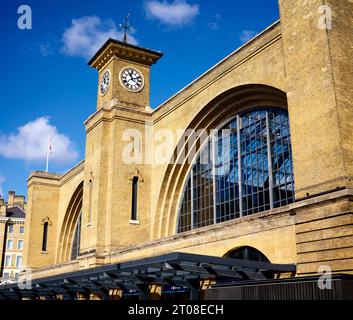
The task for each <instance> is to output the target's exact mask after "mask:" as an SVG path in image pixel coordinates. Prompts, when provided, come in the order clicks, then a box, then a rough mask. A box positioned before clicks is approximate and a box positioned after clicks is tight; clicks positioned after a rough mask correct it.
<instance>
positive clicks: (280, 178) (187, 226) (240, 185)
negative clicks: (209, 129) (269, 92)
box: [178, 108, 294, 232]
mask: <svg viewBox="0 0 353 320" xmlns="http://www.w3.org/2000/svg"><path fill="white" fill-rule="evenodd" d="M293 201H294V180H293V164H292V155H291V145H290V130H289V121H288V114H287V112H286V111H285V110H282V109H271V108H264V109H261V110H256V111H251V112H247V113H243V114H240V115H238V116H237V117H235V118H233V119H232V120H231V121H229V122H228V123H227V124H226V125H224V126H223V127H222V128H221V129H219V130H218V133H217V137H216V139H214V138H212V139H209V141H208V142H207V143H206V145H205V146H204V147H203V148H202V149H201V152H200V153H199V156H198V157H197V159H196V161H195V163H194V165H193V166H192V169H191V171H190V173H189V176H188V178H187V180H186V185H185V189H184V194H183V197H182V203H181V206H180V210H179V221H178V232H184V231H188V230H191V229H194V228H199V227H203V226H207V225H210V224H213V223H219V222H223V221H227V220H231V219H235V218H238V217H241V216H246V215H250V214H254V213H257V212H261V211H265V210H269V209H271V208H276V207H280V206H283V205H287V204H290V203H292V202H293Z"/></svg>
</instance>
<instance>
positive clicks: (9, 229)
mask: <svg viewBox="0 0 353 320" xmlns="http://www.w3.org/2000/svg"><path fill="white" fill-rule="evenodd" d="M7 232H8V233H13V225H12V224H10V225H9V226H8V227H7Z"/></svg>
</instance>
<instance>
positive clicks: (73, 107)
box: [0, 0, 279, 197]
mask: <svg viewBox="0 0 353 320" xmlns="http://www.w3.org/2000/svg"><path fill="white" fill-rule="evenodd" d="M23 4H25V5H29V6H30V8H31V9H32V29H30V30H20V29H19V28H18V24H17V22H18V18H19V17H20V14H18V13H17V11H18V8H19V7H20V5H23ZM129 12H131V13H132V16H131V23H132V25H133V26H134V27H135V29H136V31H135V33H134V34H133V35H132V37H131V38H130V40H131V41H134V42H135V43H137V44H138V45H141V46H144V47H148V48H151V49H156V50H160V51H163V53H164V57H163V58H162V59H161V60H160V61H159V62H158V64H157V65H155V66H153V68H152V75H151V106H152V108H155V107H157V106H158V105H159V104H161V103H162V102H163V101H165V100H166V99H168V98H169V97H170V96H171V95H173V94H174V93H176V92H177V91H179V90H180V89H181V88H183V87H184V86H185V85H187V84H188V83H189V82H191V81H192V80H194V79H195V78H196V77H198V76H200V75H201V74H202V73H203V72H205V71H206V70H207V69H209V68H210V67H211V66H213V65H214V64H216V63H217V62H218V61H219V60H221V59H223V58H224V57H225V56H227V55H228V54H229V53H231V52H232V51H234V50H235V49H237V48H238V47H239V46H241V45H242V44H243V43H244V42H246V41H247V40H248V39H249V38H250V37H252V36H253V35H254V34H255V33H257V32H260V31H261V30H263V29H265V28H266V27H267V26H268V25H270V24H272V23H273V22H274V21H276V20H277V19H278V18H279V13H278V4H277V0H265V1H264V0H248V1H235V0H218V1H214V0H206V1H205V0H177V1H174V0H168V1H167V0H165V1H163V0H141V1H139V0H129V1H120V0H99V1H97V0H86V1H75V0H71V1H68V0H51V1H43V0H27V1H15V0H11V1H6V2H5V1H3V2H2V3H1V4H0V35H1V42H2V46H1V48H2V50H0V61H1V62H2V66H1V77H0V94H1V104H0V108H1V122H0V194H3V195H5V197H6V195H7V192H8V191H9V190H14V191H16V192H17V193H18V194H26V180H27V178H28V176H29V174H30V173H31V172H32V171H34V170H44V169H45V153H46V146H47V140H48V136H49V135H51V136H53V156H52V160H51V163H50V171H52V172H58V173H63V172H65V171H66V170H67V169H69V168H71V167H72V166H73V165H74V164H75V163H77V162H78V161H80V160H81V159H83V158H84V146H85V131H84V126H83V122H84V120H85V119H86V118H87V117H88V116H89V115H90V114H92V113H93V112H94V111H95V108H96V97H97V73H96V70H93V69H91V68H90V67H88V66H87V61H88V60H89V56H90V55H91V53H92V52H94V51H95V50H96V48H97V47H98V46H99V45H100V44H101V43H102V42H104V40H106V38H107V37H109V36H114V37H121V32H120V30H119V27H118V25H119V23H121V22H122V21H123V19H124V16H125V15H126V14H127V13H129Z"/></svg>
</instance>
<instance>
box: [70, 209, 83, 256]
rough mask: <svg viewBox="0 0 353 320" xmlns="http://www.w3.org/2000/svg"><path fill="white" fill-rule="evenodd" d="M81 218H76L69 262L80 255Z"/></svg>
mask: <svg viewBox="0 0 353 320" xmlns="http://www.w3.org/2000/svg"><path fill="white" fill-rule="evenodd" d="M81 217H82V215H81V214H80V217H79V218H78V221H77V224H76V229H75V234H74V238H73V241H72V250H71V260H75V259H76V258H77V257H78V255H79V253H80V241H81Z"/></svg>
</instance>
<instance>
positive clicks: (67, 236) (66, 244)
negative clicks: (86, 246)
mask: <svg viewBox="0 0 353 320" xmlns="http://www.w3.org/2000/svg"><path fill="white" fill-rule="evenodd" d="M82 201H83V182H81V183H80V184H79V185H78V187H77V188H76V190H75V192H74V193H73V195H72V197H71V199H70V202H69V205H68V207H67V209H66V213H65V217H64V221H63V225H62V228H61V232H60V238H59V239H60V240H59V248H58V255H57V263H63V262H67V261H69V260H70V258H71V247H72V242H73V237H74V233H75V229H76V225H77V222H78V220H79V218H80V215H81V212H82Z"/></svg>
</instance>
